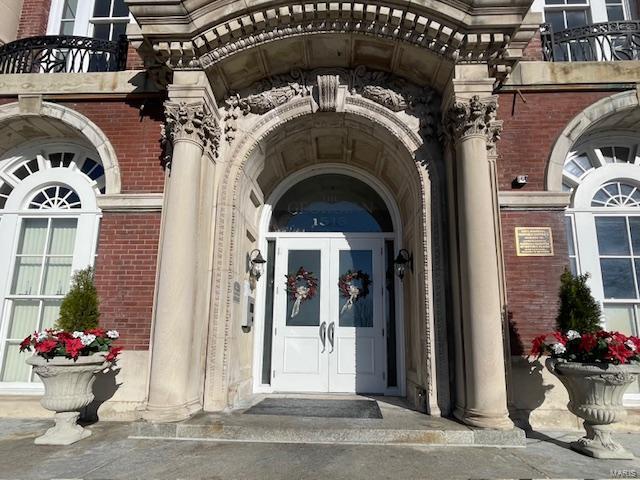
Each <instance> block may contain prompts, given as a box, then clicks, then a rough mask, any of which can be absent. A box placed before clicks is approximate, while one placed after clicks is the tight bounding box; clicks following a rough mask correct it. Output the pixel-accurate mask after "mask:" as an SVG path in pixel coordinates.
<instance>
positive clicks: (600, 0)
mask: <svg viewBox="0 0 640 480" xmlns="http://www.w3.org/2000/svg"><path fill="white" fill-rule="evenodd" d="M622 3H623V8H624V18H625V19H626V20H629V19H630V18H631V9H630V5H629V1H628V0H622ZM585 7H586V9H587V10H588V12H589V14H590V16H591V23H601V22H608V21H609V19H608V18H607V4H606V1H605V0H585V2H584V3H580V4H563V5H546V4H545V0H534V1H533V3H532V5H531V11H532V12H541V13H542V14H543V15H544V11H545V9H548V10H572V9H573V10H581V9H584V8H585ZM545 20H546V19H545Z"/></svg>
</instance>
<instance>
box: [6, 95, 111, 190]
mask: <svg viewBox="0 0 640 480" xmlns="http://www.w3.org/2000/svg"><path fill="white" fill-rule="evenodd" d="M28 98H29V99H31V100H35V101H32V102H26V101H22V99H20V100H21V101H19V102H16V103H9V104H7V105H3V106H1V107H0V131H2V130H3V129H4V128H8V127H9V126H10V125H11V124H13V123H15V122H17V121H19V120H21V119H23V118H25V117H32V116H38V117H40V119H41V121H45V122H52V123H53V124H54V125H55V123H56V122H61V123H63V124H65V125H66V126H68V127H71V128H72V129H73V130H75V131H77V132H78V134H79V135H80V136H81V138H82V139H83V140H84V141H85V142H86V143H87V144H88V145H87V146H92V147H93V148H94V149H95V151H96V152H97V154H98V156H99V157H100V162H101V163H102V166H103V167H104V173H105V189H106V190H105V193H107V194H115V193H120V189H121V179H120V167H119V166H118V159H117V155H116V151H115V149H114V148H113V145H111V142H110V141H109V139H108V138H107V136H106V135H105V133H104V132H103V131H102V130H101V129H100V128H99V127H98V126H97V125H96V124H95V123H93V122H92V121H91V120H89V118H87V117H86V116H84V115H82V114H81V113H79V112H76V111H75V110H72V109H70V108H68V107H65V106H62V105H58V104H56V103H50V102H43V101H38V98H34V97H32V96H31V97H28ZM64 141H65V139H60V143H64ZM76 142H77V140H76ZM83 143H84V142H83ZM18 146H19V145H15V147H18Z"/></svg>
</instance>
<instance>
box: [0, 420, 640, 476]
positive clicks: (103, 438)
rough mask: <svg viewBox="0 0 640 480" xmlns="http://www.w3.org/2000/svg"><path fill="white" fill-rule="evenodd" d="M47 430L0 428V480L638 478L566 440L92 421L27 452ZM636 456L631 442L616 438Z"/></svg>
mask: <svg viewBox="0 0 640 480" xmlns="http://www.w3.org/2000/svg"><path fill="white" fill-rule="evenodd" d="M49 425H50V422H47V421H42V420H38V421H35V420H9V419H3V420H0V478H3V479H4V478H6V479H13V478H20V479H40V478H65V479H72V478H83V479H85V478H86V479H107V478H113V479H115V478H118V479H120V478H122V479H135V478H141V479H142V478H143V479H145V480H146V479H154V478H157V479H186V478H207V479H243V480H248V479H260V480H268V479H280V478H282V479H305V480H308V479H323V480H326V479H349V480H359V479H366V480H372V479H377V478H389V479H400V480H401V479H411V480H414V479H423V478H424V479H431V478H433V479H457V478H461V479H466V478H478V479H480V478H640V461H638V460H634V461H597V460H594V459H591V458H587V457H584V456H582V455H579V454H577V453H574V452H572V451H571V450H569V449H568V448H567V443H566V442H568V441H571V440H574V439H576V438H577V437H578V436H579V433H578V432H572V433H564V434H558V433H554V434H551V433H548V432H547V433H534V434H532V436H530V438H528V439H527V445H526V448H494V447H471V446H468V447H454V446H442V447H429V446H425V447H416V446H389V445H319V444H282V443H280V444H272V443H243V442H212V441H192V440H156V439H153V440H147V439H130V438H129V435H130V433H131V424H129V423H109V422H100V423H98V424H95V425H93V426H91V427H90V428H91V429H92V430H93V435H92V436H91V437H89V438H87V439H86V440H83V441H81V442H79V443H77V444H75V445H71V446H68V447H49V446H36V445H34V444H33V439H34V438H35V437H36V436H37V435H39V434H41V433H42V432H43V431H44V430H45V429H46V428H47V426H49ZM618 438H619V439H620V440H621V441H622V443H623V444H624V445H625V446H626V447H627V448H629V449H630V450H631V451H633V452H634V453H635V454H636V455H639V456H640V434H619V435H618Z"/></svg>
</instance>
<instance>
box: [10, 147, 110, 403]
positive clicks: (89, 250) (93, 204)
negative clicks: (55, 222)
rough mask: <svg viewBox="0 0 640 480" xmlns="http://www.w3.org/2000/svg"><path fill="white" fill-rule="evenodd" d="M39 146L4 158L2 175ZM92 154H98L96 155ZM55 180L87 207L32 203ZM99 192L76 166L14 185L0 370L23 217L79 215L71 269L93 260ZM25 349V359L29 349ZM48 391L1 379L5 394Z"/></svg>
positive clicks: (39, 173)
mask: <svg viewBox="0 0 640 480" xmlns="http://www.w3.org/2000/svg"><path fill="white" fill-rule="evenodd" d="M51 150H52V153H53V152H59V151H69V152H74V153H77V154H80V155H82V154H86V151H85V150H84V149H80V148H78V147H74V146H67V145H64V144H58V145H57V146H56V147H53V148H51ZM36 151H37V152H38V153H39V154H42V153H43V149H42V147H39V148H38V149H37V150H36V149H32V150H26V151H25V152H24V154H22V155H16V156H12V157H9V158H8V159H6V160H4V161H2V162H0V175H3V173H2V171H3V170H7V169H9V170H10V169H11V166H13V165H15V164H16V163H20V162H22V161H24V160H26V159H29V158H34V157H35V156H36ZM91 156H92V157H93V158H96V156H95V155H91ZM8 166H9V168H7V167H8ZM56 184H58V185H66V186H68V187H69V188H71V189H73V190H74V191H75V192H76V193H77V194H78V196H79V198H80V200H81V203H82V208H79V209H75V208H74V209H58V210H54V209H42V210H40V209H29V208H28V207H29V202H30V200H31V199H32V197H33V196H34V195H35V194H36V193H37V192H38V191H39V190H41V189H42V188H43V187H46V186H49V185H56ZM96 194H97V191H96V185H95V182H93V181H91V179H89V178H88V177H87V176H86V175H85V174H83V173H82V172H81V171H79V170H78V169H77V168H75V167H71V168H48V169H44V170H40V171H37V172H35V173H33V174H31V175H29V176H28V177H26V178H25V179H23V180H22V181H21V182H20V183H19V184H17V185H15V187H14V189H13V191H12V192H11V194H10V195H9V197H8V199H7V203H6V204H5V207H4V209H2V210H0V245H2V246H3V247H2V249H0V345H1V347H0V370H1V369H2V367H3V365H4V358H3V357H4V354H5V339H6V336H7V333H8V332H7V329H8V324H9V315H10V310H11V308H10V305H11V300H10V299H9V298H8V297H12V295H11V293H10V290H11V284H12V278H13V270H14V267H15V258H16V250H17V245H18V242H19V237H20V232H21V230H22V223H23V220H24V219H25V218H52V217H55V218H76V219H77V220H78V223H77V229H76V241H75V244H74V252H73V260H72V264H71V271H72V272H73V271H76V270H80V269H82V268H85V267H87V266H89V265H91V266H93V265H94V263H95V255H96V249H97V243H98V232H99V226H100V218H101V216H102V214H101V211H100V209H99V208H98V204H97V198H96ZM23 355H24V357H25V359H26V358H27V355H28V354H23ZM43 392H44V386H43V385H42V384H41V383H39V382H0V394H8V395H25V394H26V395H40V394H42V393H43Z"/></svg>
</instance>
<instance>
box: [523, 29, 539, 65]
mask: <svg viewBox="0 0 640 480" xmlns="http://www.w3.org/2000/svg"><path fill="white" fill-rule="evenodd" d="M522 59H523V60H543V55H542V41H541V40H540V32H536V34H535V35H534V36H533V38H532V39H531V40H529V43H528V44H527V46H526V47H525V49H524V51H523V52H522Z"/></svg>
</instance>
